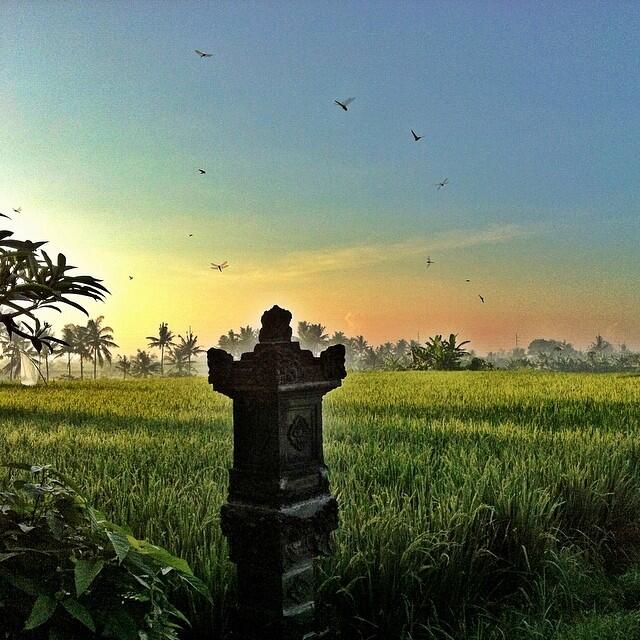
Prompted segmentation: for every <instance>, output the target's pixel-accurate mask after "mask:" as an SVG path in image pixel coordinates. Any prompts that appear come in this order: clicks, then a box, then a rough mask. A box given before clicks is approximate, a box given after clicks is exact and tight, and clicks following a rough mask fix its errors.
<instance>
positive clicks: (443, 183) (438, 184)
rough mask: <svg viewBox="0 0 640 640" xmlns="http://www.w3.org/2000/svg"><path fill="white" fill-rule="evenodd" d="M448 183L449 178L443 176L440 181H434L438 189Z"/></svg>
mask: <svg viewBox="0 0 640 640" xmlns="http://www.w3.org/2000/svg"><path fill="white" fill-rule="evenodd" d="M448 184H449V178H445V179H444V180H443V181H442V182H436V187H438V190H440V189H442V188H443V187H446V186H447V185H448Z"/></svg>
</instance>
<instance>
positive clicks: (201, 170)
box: [198, 169, 207, 176]
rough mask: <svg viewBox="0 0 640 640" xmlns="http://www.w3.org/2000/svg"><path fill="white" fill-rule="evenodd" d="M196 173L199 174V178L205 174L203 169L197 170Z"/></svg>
mask: <svg viewBox="0 0 640 640" xmlns="http://www.w3.org/2000/svg"><path fill="white" fill-rule="evenodd" d="M198 171H199V172H200V175H201V176H203V175H204V174H205V173H207V172H206V171H205V170H204V169H198Z"/></svg>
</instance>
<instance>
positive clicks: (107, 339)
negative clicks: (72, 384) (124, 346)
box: [86, 316, 118, 380]
mask: <svg viewBox="0 0 640 640" xmlns="http://www.w3.org/2000/svg"><path fill="white" fill-rule="evenodd" d="M103 320H104V316H98V317H97V318H96V319H95V320H89V322H87V327H86V339H87V345H88V347H89V350H90V353H91V358H92V359H93V379H94V380H95V379H96V378H97V377H98V364H99V365H100V367H101V368H102V367H103V366H104V363H105V361H106V362H108V363H111V351H110V350H109V349H110V348H112V347H117V346H118V345H117V344H116V343H115V342H114V341H113V329H112V328H111V327H103V326H102V321H103Z"/></svg>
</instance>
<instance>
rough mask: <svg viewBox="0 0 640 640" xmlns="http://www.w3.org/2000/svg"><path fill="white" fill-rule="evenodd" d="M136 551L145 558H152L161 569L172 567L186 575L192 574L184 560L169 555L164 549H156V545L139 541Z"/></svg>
mask: <svg viewBox="0 0 640 640" xmlns="http://www.w3.org/2000/svg"><path fill="white" fill-rule="evenodd" d="M138 551H139V552H140V553H142V554H144V555H146V556H149V557H151V558H153V559H154V560H155V561H156V562H158V563H159V564H161V565H162V566H163V567H173V568H174V569H177V570H178V571H181V572H182V573H186V574H192V573H193V572H192V571H191V567H189V564H188V563H187V561H186V560H183V559H182V558H178V557H176V556H174V555H172V554H171V553H169V552H168V551H167V550H166V549H163V548H162V547H157V546H156V545H154V544H151V543H150V542H147V541H146V540H140V541H139V546H138Z"/></svg>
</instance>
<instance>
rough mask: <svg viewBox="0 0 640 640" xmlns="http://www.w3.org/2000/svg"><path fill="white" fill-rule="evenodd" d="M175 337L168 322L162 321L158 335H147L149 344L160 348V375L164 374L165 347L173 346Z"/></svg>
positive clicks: (153, 347) (154, 347)
mask: <svg viewBox="0 0 640 640" xmlns="http://www.w3.org/2000/svg"><path fill="white" fill-rule="evenodd" d="M174 337H175V336H174V335H173V333H172V332H171V331H170V330H169V325H168V324H167V323H166V322H161V323H160V328H159V329H158V335H157V336H147V340H149V343H148V345H147V346H149V347H151V348H152V349H160V375H162V376H163V375H164V349H165V347H172V346H173V345H174V344H175V343H174V342H173V338H174Z"/></svg>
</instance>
